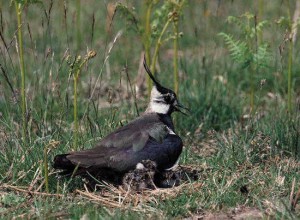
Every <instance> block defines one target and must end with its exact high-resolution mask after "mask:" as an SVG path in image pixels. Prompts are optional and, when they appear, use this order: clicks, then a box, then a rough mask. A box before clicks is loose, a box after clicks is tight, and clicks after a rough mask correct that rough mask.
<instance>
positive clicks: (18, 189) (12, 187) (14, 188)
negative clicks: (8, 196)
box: [0, 184, 65, 198]
mask: <svg viewBox="0 0 300 220" xmlns="http://www.w3.org/2000/svg"><path fill="white" fill-rule="evenodd" d="M0 188H3V189H10V190H14V191H18V192H22V193H27V194H30V195H40V196H54V197H59V198H62V197H65V195H63V194H57V193H54V194H52V193H44V192H36V191H31V190H26V189H21V188H18V187H16V186H11V185H6V184H5V185H3V186H1V187H0Z"/></svg>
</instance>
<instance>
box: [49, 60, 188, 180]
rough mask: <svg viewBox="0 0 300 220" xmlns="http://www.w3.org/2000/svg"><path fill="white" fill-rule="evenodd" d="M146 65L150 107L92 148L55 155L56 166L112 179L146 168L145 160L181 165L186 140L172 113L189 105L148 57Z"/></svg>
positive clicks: (161, 165) (163, 166)
mask: <svg viewBox="0 0 300 220" xmlns="http://www.w3.org/2000/svg"><path fill="white" fill-rule="evenodd" d="M144 67H145V70H146V72H147V73H148V75H149V76H150V78H151V79H152V81H153V88H152V90H151V97H150V102H149V105H148V107H147V109H146V111H145V112H144V113H143V114H142V115H141V116H139V117H138V118H136V119H135V120H133V121H131V122H130V123H128V124H127V125H125V126H123V127H120V128H118V129H117V130H115V131H114V132H112V133H111V134H109V135H108V136H106V137H104V138H103V139H102V140H101V141H100V142H99V143H97V144H96V146H95V147H94V148H92V149H88V150H82V151H77V152H70V153H67V154H60V155H57V156H55V158H54V164H53V167H54V168H55V169H61V170H63V172H64V173H70V174H71V173H73V171H74V169H75V170H76V172H75V174H79V175H82V174H84V173H87V172H88V173H90V174H95V175H97V174H98V175H97V176H100V178H101V176H102V177H103V178H104V179H111V178H115V177H116V174H123V175H124V174H125V173H126V172H128V171H130V170H134V169H142V168H143V164H142V163H141V162H142V161H147V160H150V161H153V162H155V167H156V169H157V170H158V171H159V172H162V171H164V170H170V169H172V168H173V167H174V166H176V165H177V163H178V160H179V156H180V154H181V152H182V147H183V143H182V139H181V138H180V137H179V136H178V135H177V134H176V133H175V128H174V124H173V122H172V118H171V114H172V113H173V112H174V111H179V112H181V113H183V114H186V110H188V109H187V108H185V107H184V106H183V105H181V104H180V103H179V101H178V100H177V96H176V94H175V93H174V92H173V91H172V90H171V89H168V88H165V87H163V86H162V85H161V84H160V83H159V82H158V81H157V80H156V79H155V77H154V76H153V74H152V73H151V71H150V69H149V67H148V66H147V63H146V61H145V59H144ZM113 181H114V180H113ZM116 181H118V182H120V181H119V180H116ZM121 181H122V180H121Z"/></svg>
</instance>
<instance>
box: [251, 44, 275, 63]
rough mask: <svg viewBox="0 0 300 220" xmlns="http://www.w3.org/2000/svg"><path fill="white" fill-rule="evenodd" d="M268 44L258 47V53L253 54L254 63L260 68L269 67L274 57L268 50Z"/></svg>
mask: <svg viewBox="0 0 300 220" xmlns="http://www.w3.org/2000/svg"><path fill="white" fill-rule="evenodd" d="M268 47H269V46H268V44H262V45H261V46H259V47H258V49H257V53H254V54H253V61H254V63H255V64H256V65H257V67H259V68H267V67H269V64H270V61H271V59H272V55H271V53H270V51H269V50H268Z"/></svg>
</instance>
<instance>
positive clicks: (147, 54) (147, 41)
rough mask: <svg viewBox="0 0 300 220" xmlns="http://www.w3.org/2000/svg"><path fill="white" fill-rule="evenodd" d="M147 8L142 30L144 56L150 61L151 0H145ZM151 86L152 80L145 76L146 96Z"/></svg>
mask: <svg viewBox="0 0 300 220" xmlns="http://www.w3.org/2000/svg"><path fill="white" fill-rule="evenodd" d="M146 2H147V4H146V5H147V9H146V13H145V32H144V47H145V57H146V62H147V63H150V44H151V42H150V38H151V26H150V18H151V11H152V6H153V3H152V1H150V2H149V1H147V0H146ZM151 87H152V81H151V80H150V77H149V76H147V89H148V97H150V93H151Z"/></svg>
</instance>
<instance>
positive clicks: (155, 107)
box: [150, 102, 170, 114]
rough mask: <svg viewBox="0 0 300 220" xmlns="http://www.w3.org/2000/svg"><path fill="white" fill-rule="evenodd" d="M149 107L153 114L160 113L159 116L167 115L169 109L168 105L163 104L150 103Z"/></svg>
mask: <svg viewBox="0 0 300 220" xmlns="http://www.w3.org/2000/svg"><path fill="white" fill-rule="evenodd" d="M150 106H151V110H152V111H153V112H156V113H160V114H167V113H168V111H169V108H170V107H169V105H166V104H163V103H157V102H151V103H150Z"/></svg>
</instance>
